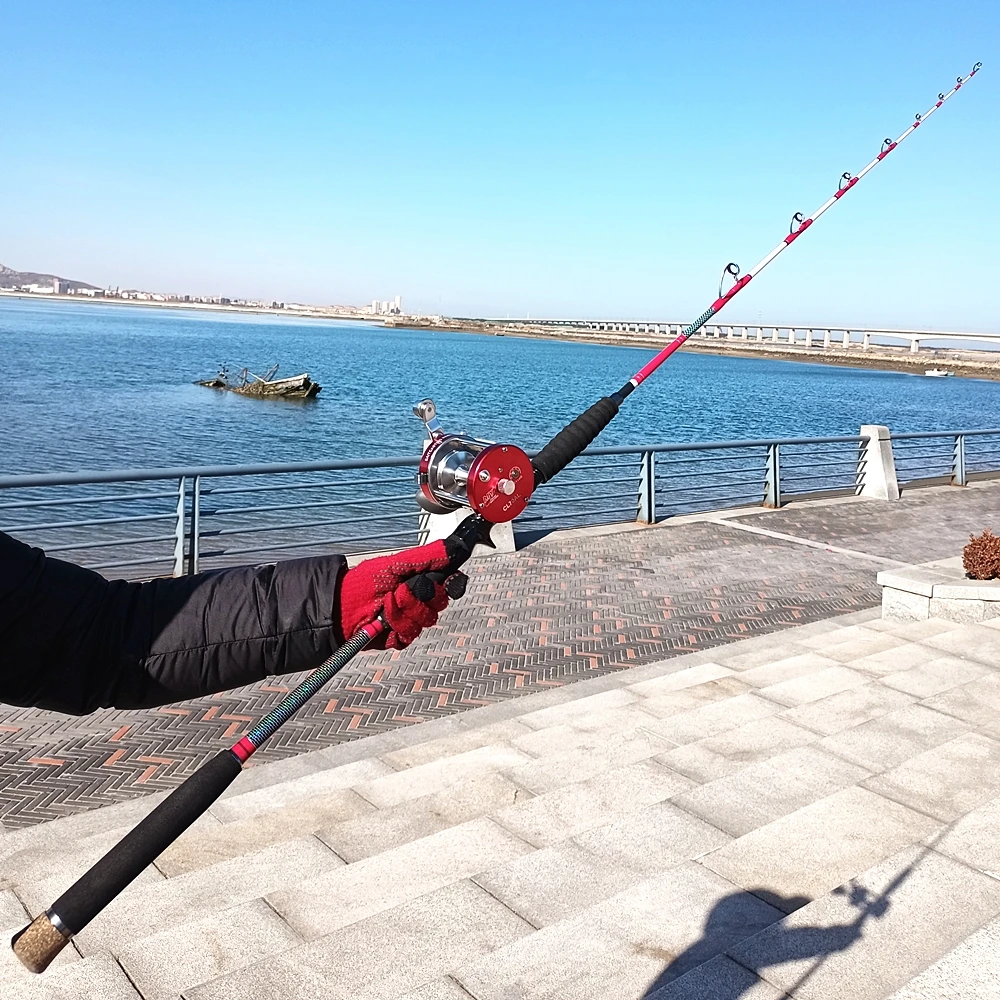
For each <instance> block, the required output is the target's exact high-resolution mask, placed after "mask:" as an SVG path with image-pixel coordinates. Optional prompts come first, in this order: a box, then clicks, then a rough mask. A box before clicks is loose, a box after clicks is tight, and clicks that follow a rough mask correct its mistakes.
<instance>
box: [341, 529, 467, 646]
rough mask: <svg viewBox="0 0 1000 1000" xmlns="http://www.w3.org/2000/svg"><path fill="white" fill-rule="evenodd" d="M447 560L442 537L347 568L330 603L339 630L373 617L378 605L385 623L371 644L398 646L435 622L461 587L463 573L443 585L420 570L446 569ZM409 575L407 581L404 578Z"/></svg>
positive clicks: (345, 634) (345, 632)
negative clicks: (337, 621) (333, 599)
mask: <svg viewBox="0 0 1000 1000" xmlns="http://www.w3.org/2000/svg"><path fill="white" fill-rule="evenodd" d="M450 561H451V556H450V555H449V553H448V550H447V548H446V547H445V543H444V542H443V541H439V542H431V544H430V545H422V546H420V547H419V548H415V549H407V550H406V551H405V552H397V553H396V554H395V555H391V556H377V557H376V558H374V559H366V560H365V561H364V562H361V563H358V565H357V566H355V567H354V568H353V569H349V570H348V571H347V572H346V573H345V574H344V577H343V579H342V580H341V582H340V593H339V595H338V600H337V605H336V607H335V608H334V618H335V620H336V619H337V617H338V616H339V621H340V631H341V634H342V636H343V637H344V639H345V640H346V639H349V638H350V637H351V636H352V635H354V633H355V632H357V631H358V629H359V628H361V626H362V625H367V624H368V622H370V621H373V620H374V619H375V618H376V617H377V616H378V614H379V612H380V611H381V612H382V614H383V617H384V618H385V620H386V621H387V622H388V624H389V631H388V632H387V633H386V632H383V633H382V635H381V636H379V637H378V639H376V640H375V641H374V642H373V643H372V648H376V649H383V648H385V649H402V648H403V647H404V646H408V645H409V644H410V643H411V642H413V640H414V639H416V637H417V636H418V635H420V633H421V631H422V630H423V629H425V628H430V627H431V626H432V625H435V624H437V620H438V614H440V612H442V611H443V610H444V609H445V608H446V607H447V605H448V599H449V598H450V597H452V598H459V597H461V596H462V594H464V593H465V585H466V584H467V583H468V578H467V577H466V576H465V574H464V573H453V574H452V575H451V576H449V577H448V579H447V580H446V581H445V583H444V585H442V584H440V583H435V582H433V581H431V580H428V579H427V578H426V577H424V576H421V575H420V574H422V573H430V572H440V571H441V570H446V569H447V568H448V564H449V563H450ZM411 577H412V578H413V579H411V580H410V581H409V582H408V583H404V582H403V581H404V580H407V579H408V578H411Z"/></svg>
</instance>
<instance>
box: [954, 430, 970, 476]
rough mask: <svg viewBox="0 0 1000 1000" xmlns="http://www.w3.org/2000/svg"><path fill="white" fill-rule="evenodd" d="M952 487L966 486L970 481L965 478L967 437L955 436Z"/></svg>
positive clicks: (962, 435)
mask: <svg viewBox="0 0 1000 1000" xmlns="http://www.w3.org/2000/svg"><path fill="white" fill-rule="evenodd" d="M951 485H952V486H966V485H968V481H967V480H966V477H965V435H964V434H956V435H955V451H954V452H953V453H952V458H951Z"/></svg>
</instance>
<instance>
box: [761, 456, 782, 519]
mask: <svg viewBox="0 0 1000 1000" xmlns="http://www.w3.org/2000/svg"><path fill="white" fill-rule="evenodd" d="M764 506H765V507H780V506H781V460H780V456H779V453H778V445H777V444H769V445H768V446H767V473H766V476H765V479H764Z"/></svg>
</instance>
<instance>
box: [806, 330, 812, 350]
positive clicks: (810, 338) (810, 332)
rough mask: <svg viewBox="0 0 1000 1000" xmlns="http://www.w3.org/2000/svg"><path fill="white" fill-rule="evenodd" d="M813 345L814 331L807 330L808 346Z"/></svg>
mask: <svg viewBox="0 0 1000 1000" xmlns="http://www.w3.org/2000/svg"><path fill="white" fill-rule="evenodd" d="M812 345H813V332H812V330H806V347H812Z"/></svg>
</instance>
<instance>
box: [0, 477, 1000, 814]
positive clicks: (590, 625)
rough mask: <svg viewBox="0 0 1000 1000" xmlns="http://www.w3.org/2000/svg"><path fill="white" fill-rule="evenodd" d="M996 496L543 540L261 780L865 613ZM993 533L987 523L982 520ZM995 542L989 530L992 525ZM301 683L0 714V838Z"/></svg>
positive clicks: (126, 777)
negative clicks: (301, 757)
mask: <svg viewBox="0 0 1000 1000" xmlns="http://www.w3.org/2000/svg"><path fill="white" fill-rule="evenodd" d="M998 501H1000V483H997V482H991V483H980V484H976V485H975V486H973V487H970V488H968V489H965V490H957V489H953V488H949V487H940V488H935V489H931V490H923V491H914V492H911V493H908V494H907V495H906V496H905V497H904V499H903V500H901V501H900V502H899V503H894V504H886V503H880V502H876V501H868V500H859V499H855V498H850V499H848V500H847V501H844V502H839V503H823V502H819V503H815V502H814V503H806V504H796V505H793V506H791V507H789V508H786V509H784V510H780V511H760V512H753V513H750V514H743V515H739V516H738V517H735V518H733V520H732V521H730V523H724V522H720V521H717V520H713V521H698V520H694V521H691V520H687V521H681V522H673V523H668V524H664V525H659V526H657V527H655V528H644V529H641V530H622V531H616V532H613V533H604V534H593V533H587V532H581V533H568V534H563V535H554V536H551V537H549V538H547V539H543V540H541V541H538V542H536V543H534V544H532V545H530V546H529V547H527V548H525V549H523V550H522V551H520V552H517V553H514V554H511V555H501V556H495V557H493V558H491V559H488V560H486V561H484V562H482V563H481V564H480V565H478V566H477V567H475V570H474V572H472V573H471V575H472V582H471V584H470V587H469V592H468V594H467V596H466V598H465V599H464V600H462V601H461V602H459V603H457V604H456V605H454V606H453V607H452V608H451V609H450V610H449V612H448V613H447V615H446V616H445V621H444V623H443V624H442V625H441V626H439V627H438V628H436V629H434V630H431V631H430V632H428V633H426V634H425V635H424V636H422V637H421V639H420V640H419V641H418V642H417V643H415V644H414V645H413V646H412V647H411V648H410V649H409V650H406V651H404V652H403V653H399V652H394V653H390V652H386V653H378V654H367V655H364V656H362V657H359V658H358V660H357V661H355V663H353V664H351V666H350V667H349V668H348V669H346V670H344V671H343V673H342V674H341V675H340V676H339V677H338V678H336V679H335V680H334V681H333V682H332V683H331V685H330V687H329V689H328V690H327V691H326V692H324V693H323V694H322V695H320V696H318V697H317V698H315V699H314V700H313V702H312V703H311V704H310V705H308V706H307V707H306V708H305V709H304V710H303V711H302V712H300V713H299V715H298V716H297V717H296V718H295V719H293V720H292V721H291V722H289V723H288V724H287V725H286V726H285V727H284V729H283V730H282V731H281V732H279V733H278V734H277V735H276V736H275V737H274V738H273V739H272V741H271V742H270V743H269V744H268V745H267V746H266V747H265V748H264V750H262V751H261V753H260V754H259V755H258V757H259V758H260V760H261V762H264V761H267V760H277V759H281V758H285V757H290V756H294V755H296V754H299V753H302V752H305V751H308V750H314V749H319V748H322V747H326V746H330V745H333V744H336V743H340V742H344V741H346V740H351V739H355V738H358V737H360V736H366V735H371V734H373V733H377V732H384V731H387V730H390V729H393V728H396V727H399V726H407V725H412V724H414V723H417V722H422V721H426V720H429V719H433V718H437V717H440V716H444V715H449V714H452V713H454V712H460V711H463V710H465V709H469V708H474V707H477V706H480V705H484V704H488V703H490V702H495V701H501V700H504V699H507V698H512V697H516V696H517V695H520V694H525V693H528V692H532V691H541V690H545V689H546V688H550V687H554V686H559V685H563V684H567V683H572V682H573V681H576V680H581V679H584V678H587V677H593V676H596V675H599V674H602V673H610V672H614V671H618V670H622V669H627V668H629V667H632V666H638V665H641V664H647V663H652V662H655V661H659V660H663V659H667V658H670V657H672V656H677V655H681V654H684V653H690V652H694V651H698V650H703V649H708V648H711V647H713V646H718V645H720V644H724V643H727V642H732V641H734V640H735V639H741V638H746V637H749V636H752V635H757V634H764V633H767V632H773V631H777V630H779V629H782V628H786V627H789V626H792V625H801V624H805V623H808V622H812V621H817V620H820V619H824V618H829V617H831V616H834V615H838V614H843V613H847V612H849V611H853V610H858V609H862V608H869V607H873V606H875V605H876V604H877V603H878V601H879V592H878V588H877V587H876V585H875V572H876V570H877V569H878V568H879V564H878V562H877V561H873V560H871V559H865V558H859V557H858V556H855V555H850V554H848V553H845V552H839V551H827V550H825V549H822V548H817V547H815V546H813V547H806V546H803V545H800V544H797V543H796V542H795V541H791V540H787V539H783V538H774V537H771V536H769V535H761V534H753V533H750V532H748V531H745V530H742V529H741V528H740V526H739V525H741V524H743V525H749V526H754V527H757V528H763V529H766V530H768V531H774V532H780V533H783V534H786V535H792V536H797V537H800V538H803V539H809V540H812V541H814V542H821V543H827V544H830V545H833V546H837V547H840V548H841V549H853V550H856V551H858V552H862V553H870V554H871V555H874V556H879V557H883V558H887V559H896V560H899V561H903V562H911V561H926V560H929V559H935V558H942V557H945V556H949V555H954V554H956V553H957V551H958V550H959V548H960V546H961V544H962V543H964V541H965V540H966V539H967V537H968V534H969V532H970V531H979V530H981V529H982V528H983V527H986V526H989V525H990V524H991V519H992V518H993V517H994V512H995V511H997V510H1000V505H998ZM997 520H1000V518H997ZM993 526H994V527H997V525H996V523H995V522H993ZM300 676H303V675H289V676H286V677H282V678H271V679H269V680H268V681H264V682H261V683H258V684H255V685H252V686H250V687H247V688H242V689H239V690H236V691H232V692H227V693H226V694H225V695H219V696H215V697H211V698H204V699H198V700H193V701H188V702H182V703H179V704H177V705H173V706H168V707H165V708H161V709H157V710H152V711H135V712H131V711H130V712H123V711H101V712H97V713H94V714H93V715H90V716H87V717H85V718H73V717H67V716H63V715H59V714H56V713H52V712H43V711H38V710H35V709H18V708H7V707H0V822H2V824H3V826H4V828H6V829H14V828H17V827H23V826H30V825H33V824H36V823H40V822H44V821H46V820H50V819H54V818H57V817H61V816H66V815H70V814H73V813H77V812H81V811H84V810H87V809H92V808H95V807H97V806H101V805H105V804H108V803H112V802H119V801H123V800H126V799H129V798H134V797H136V796H141V795H144V794H148V793H150V792H154V791H160V790H164V789H168V788H172V787H174V786H175V785H176V784H177V783H178V782H179V781H181V780H182V779H183V778H184V777H186V776H187V775H188V774H190V773H191V772H192V771H193V770H194V769H195V768H196V767H197V766H198V765H199V764H200V763H201V762H202V761H204V760H205V759H206V758H207V757H208V756H209V755H211V754H213V753H215V752H217V751H218V750H219V749H220V748H222V747H225V746H228V745H230V744H231V743H232V742H233V741H234V740H235V739H237V738H238V736H239V735H240V734H242V733H243V732H245V731H246V730H247V729H248V728H249V727H250V725H251V724H252V722H253V721H255V720H257V719H259V718H260V717H261V716H262V715H263V714H264V713H265V712H266V711H267V710H268V709H269V708H270V707H272V706H273V705H274V704H275V702H276V701H277V700H278V699H279V698H280V697H281V695H282V694H283V693H284V692H285V691H286V690H287V689H288V687H289V686H290V685H291V684H293V683H294V682H295V680H296V679H297V678H298V677H300Z"/></svg>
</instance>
